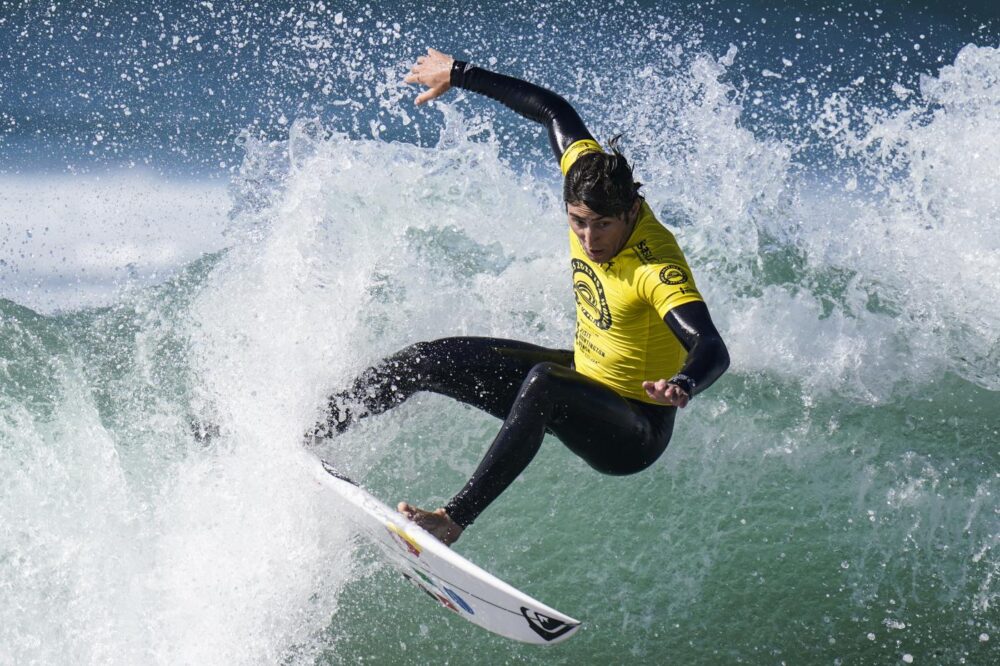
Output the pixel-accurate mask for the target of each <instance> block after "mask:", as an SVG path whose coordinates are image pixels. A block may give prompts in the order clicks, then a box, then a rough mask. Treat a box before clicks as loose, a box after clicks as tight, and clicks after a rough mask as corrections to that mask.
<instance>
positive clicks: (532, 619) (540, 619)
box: [521, 606, 573, 641]
mask: <svg viewBox="0 0 1000 666" xmlns="http://www.w3.org/2000/svg"><path fill="white" fill-rule="evenodd" d="M521 615H523V616H524V619H525V620H527V621H528V626H529V627H531V630H532V631H534V632H535V633H536V634H538V635H539V636H541V637H542V638H544V639H545V640H547V641H552V640H555V639H557V638H559V637H560V636H562V635H563V634H565V633H566V632H567V631H569V630H570V629H572V628H573V625H571V624H566V623H565V622H562V621H561V620H554V619H552V618H551V617H548V616H546V615H542V614H541V613H539V612H538V611H533V610H530V609H528V608H525V607H524V606H521Z"/></svg>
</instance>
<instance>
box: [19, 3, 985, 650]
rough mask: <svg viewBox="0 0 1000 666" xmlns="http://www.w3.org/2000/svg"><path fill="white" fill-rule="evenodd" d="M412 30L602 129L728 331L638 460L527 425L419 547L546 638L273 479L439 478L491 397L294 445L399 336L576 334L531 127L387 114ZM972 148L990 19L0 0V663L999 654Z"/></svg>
mask: <svg viewBox="0 0 1000 666" xmlns="http://www.w3.org/2000/svg"><path fill="white" fill-rule="evenodd" d="M427 46H435V47H438V48H441V49H442V50H444V51H446V52H449V53H455V54H456V55H457V56H459V57H461V58H466V59H471V60H473V61H475V62H477V63H480V64H482V65H484V66H487V67H491V68H495V69H497V70H500V71H504V72H508V73H511V74H514V75H518V76H522V77H525V78H529V79H531V80H533V81H536V82H539V83H541V84H543V85H546V86H550V87H552V88H554V89H556V90H558V91H559V92H560V93H562V94H564V95H565V96H566V97H567V99H569V100H570V101H571V102H572V103H573V104H574V105H575V106H576V107H577V108H578V109H579V110H580V112H581V115H582V116H583V117H584V119H585V120H586V122H587V123H588V126H589V127H590V128H591V130H592V131H593V133H594V134H595V136H597V137H599V138H600V139H602V140H604V139H607V138H610V137H611V136H613V135H615V134H618V133H623V134H624V136H623V143H624V147H625V150H626V152H627V154H628V155H629V156H630V157H631V158H632V159H633V160H634V161H635V163H636V174H637V177H638V178H639V179H640V180H641V181H642V182H643V183H645V185H644V188H643V191H644V193H645V196H646V197H647V200H648V201H649V202H650V204H651V206H652V207H653V209H654V210H655V211H656V212H657V213H658V215H659V217H660V219H661V220H662V221H663V222H664V223H665V224H666V225H667V226H668V227H669V228H670V229H671V230H673V231H674V232H675V234H676V235H677V237H678V240H679V242H680V244H681V246H682V247H683V248H684V250H685V252H686V253H687V256H688V259H689V261H690V263H691V265H692V268H693V270H694V272H695V275H696V277H697V280H698V284H699V287H700V288H701V290H702V291H703V293H704V294H705V296H706V299H707V301H708V304H709V307H710V308H711V311H712V313H713V317H714V319H715V321H716V323H717V324H718V326H719V329H720V331H721V332H722V334H723V336H724V337H725V339H726V341H727V344H728V345H729V348H730V351H731V353H732V357H733V365H732V368H731V369H730V371H729V372H728V373H727V374H726V375H725V376H724V377H723V378H722V379H721V380H720V381H719V382H718V384H717V385H716V386H714V387H713V388H712V389H711V390H710V391H709V392H707V393H705V394H703V395H701V396H699V397H698V399H697V400H695V401H693V402H692V404H691V406H690V408H688V409H686V410H685V411H684V412H683V413H682V415H681V417H680V418H679V420H678V424H677V428H676V432H675V435H674V439H673V441H672V443H671V445H670V447H669V449H668V451H667V452H666V453H665V454H664V456H663V458H662V459H661V460H660V461H659V462H658V463H657V464H656V465H654V466H653V467H652V468H651V469H649V470H647V471H646V472H644V473H642V474H639V475H636V476H633V477H625V478H617V477H603V476H601V475H599V474H597V473H596V472H593V471H592V470H591V469H590V468H589V467H587V466H586V465H585V464H584V463H583V462H582V461H580V460H578V459H576V458H575V457H574V456H573V455H572V454H570V453H569V452H568V451H567V450H566V449H565V448H564V447H562V445H561V444H560V443H559V442H558V441H557V440H555V439H552V438H549V439H547V440H546V441H545V443H544V444H543V446H542V450H541V452H540V453H539V455H538V457H537V458H536V460H535V462H534V463H533V464H532V465H531V466H530V467H529V469H528V470H527V471H526V472H525V473H524V474H523V475H522V477H521V478H520V479H519V480H518V481H517V482H515V483H514V484H513V486H512V487H511V488H510V490H509V491H508V492H506V493H505V494H504V495H503V497H502V498H501V499H500V500H499V501H498V502H496V503H495V504H494V505H493V506H492V507H490V509H489V510H488V511H487V512H486V513H484V514H483V516H482V518H481V519H480V520H479V521H478V522H477V524H476V526H475V527H474V528H473V529H471V530H470V531H469V532H468V533H467V534H466V535H465V536H463V538H462V540H461V541H460V542H459V543H458V544H457V546H456V547H457V550H458V551H459V552H461V553H462V554H463V555H465V556H467V557H469V558H470V559H472V560H473V561H474V562H476V563H478V564H480V565H482V566H484V567H485V568H487V569H488V570H490V571H492V572H494V573H496V574H497V575H499V576H500V577H501V578H504V579H505V580H508V581H509V582H511V583H512V584H514V585H516V586H518V587H521V588H523V589H525V590H526V591H528V592H529V593H530V594H532V595H534V596H537V597H538V598H540V599H542V600H544V601H546V602H547V603H550V604H552V605H553V606H555V607H557V608H559V609H560V610H562V611H564V612H566V613H568V614H570V615H573V616H575V617H578V618H580V619H582V620H583V621H584V623H585V624H584V626H583V628H582V629H581V630H580V632H579V633H578V634H577V635H576V636H575V637H574V638H573V639H571V640H570V641H568V642H566V643H564V644H561V645H559V646H556V647H552V648H550V649H539V648H536V647H529V646H523V645H519V644H514V643H511V642H509V641H506V640H504V639H501V638H499V637H495V636H492V635H490V634H488V633H485V632H483V631H482V630H479V629H478V628H476V627H474V626H472V625H470V624H467V623H466V622H464V621H463V620H461V619H460V618H458V617H456V616H454V615H453V614H451V613H449V612H448V611H445V610H444V609H440V608H436V607H434V606H432V605H431V604H429V603H428V601H427V599H426V597H425V596H424V595H423V594H421V593H419V592H418V591H416V590H415V589H413V588H411V587H410V586H408V585H406V584H405V583H404V582H403V581H402V580H401V579H400V578H399V577H398V575H396V574H395V573H394V572H392V571H390V570H388V569H386V568H385V567H384V566H382V565H381V564H380V562H379V560H378V559H377V558H376V557H375V556H374V553H373V551H372V550H371V548H370V547H369V546H367V545H366V544H365V543H364V542H363V541H360V540H359V539H358V537H357V536H356V534H355V533H354V530H353V529H352V528H351V525H350V522H349V521H348V520H347V518H346V516H345V515H344V508H343V507H341V506H339V505H337V504H336V503H335V502H334V501H332V500H331V498H330V497H326V496H323V494H322V493H321V492H320V490H319V489H318V488H317V487H316V486H315V484H313V483H312V482H311V481H310V471H309V468H308V465H307V461H308V456H310V455H313V454H319V455H322V456H324V457H327V458H330V459H333V460H336V461H339V462H340V464H341V465H342V466H344V467H345V468H347V471H348V472H349V473H350V474H351V475H352V476H354V477H355V478H359V479H361V480H363V482H364V483H365V485H366V486H368V487H369V488H370V489H372V491H373V492H375V493H376V494H377V495H379V496H380V497H382V498H384V499H385V500H387V501H389V502H394V501H396V500H398V499H407V500H409V501H413V502H415V503H419V504H422V505H437V504H439V503H442V502H444V501H446V500H447V498H448V497H450V496H451V494H452V493H454V492H455V491H456V490H457V489H458V488H460V487H461V485H462V484H463V483H464V481H465V480H466V478H467V476H468V475H469V473H471V471H472V470H473V469H474V467H475V466H476V464H477V463H478V461H479V458H480V456H481V455H482V453H483V451H484V450H485V448H486V446H487V445H488V442H489V441H490V440H491V438H492V437H493V435H494V434H495V432H496V429H497V427H498V423H497V422H496V421H495V420H493V419H492V418H491V417H489V416H486V415H483V414H480V413H477V412H475V411H473V410H471V409H468V408H466V407H463V406H461V405H458V404H456V403H454V402H451V401H449V400H447V399H445V398H442V397H439V396H434V395H418V396H415V397H414V398H412V399H411V400H410V401H409V402H408V403H407V404H405V405H404V406H402V407H400V408H398V409H396V410H394V411H393V412H391V413H389V414H386V415H383V416H381V417H379V418H377V419H370V420H368V421H366V422H364V423H362V424H360V425H359V427H357V428H355V429H353V430H351V431H350V432H348V433H346V434H345V435H343V436H341V437H338V438H336V439H335V440H333V441H331V442H330V443H329V444H328V445H325V446H322V447H319V448H318V449H313V450H312V451H308V450H306V449H305V448H304V447H303V445H302V433H303V431H304V430H305V429H306V428H307V427H308V426H309V425H310V424H311V423H312V422H313V421H314V420H315V419H316V418H317V417H318V416H319V414H320V413H321V408H322V405H323V401H324V397H325V396H326V395H327V394H328V393H329V392H331V391H332V390H335V389H336V388H338V387H340V386H342V385H344V384H345V383H346V382H348V381H349V380H350V379H351V378H352V377H353V376H354V375H355V374H356V373H357V372H358V371H360V370H361V369H363V368H365V367H366V366H367V365H368V364H370V363H372V362H373V361H375V360H377V359H378V358H380V357H382V356H384V355H386V354H389V353H391V352H393V351H395V350H396V349H398V348H400V347H402V346H405V345H407V344H410V343H412V342H415V341H417V340H422V339H431V338H436V337H443V336H447V335H466V334H468V335H491V336H498V337H510V338H516V339H521V340H528V341H532V342H535V343H538V344H543V345H547V346H559V347H565V346H568V345H569V344H570V341H571V338H572V333H573V325H574V322H573V301H572V298H573V296H572V291H571V285H570V282H569V275H568V271H567V264H566V262H567V248H566V233H565V228H564V225H565V222H564V220H563V217H562V215H563V213H562V209H561V201H560V193H559V181H558V172H557V169H556V167H555V165H554V161H553V160H552V157H551V155H550V154H549V153H548V147H547V141H546V139H545V137H544V134H543V132H542V130H541V129H540V128H537V127H533V126H530V125H529V124H528V123H527V122H526V121H523V120H522V119H520V118H518V117H517V116H515V115H514V114H513V113H511V112H509V111H507V110H505V109H503V108H501V107H499V106H497V105H495V104H493V103H492V102H489V101H488V100H484V99H481V98H477V97H475V96H474V95H472V94H470V93H464V92H462V91H453V92H451V93H450V94H449V95H448V96H447V97H445V98H442V100H441V101H440V102H436V103H434V104H432V105H429V106H428V107H427V108H420V109H417V108H415V107H414V106H413V104H412V100H413V97H414V96H415V91H414V90H412V89H410V88H409V87H407V86H404V85H402V84H401V82H400V81H401V78H402V76H403V74H404V73H405V72H406V70H407V68H408V65H409V63H410V62H412V60H413V59H414V58H415V57H416V56H417V55H419V54H420V53H422V52H423V50H424V49H425V48H426V47H427ZM998 164H1000V30H998V18H997V16H996V10H995V9H993V8H991V6H990V5H989V4H967V5H964V6H957V7H949V8H948V9H942V8H941V7H940V6H939V5H937V4H934V5H930V4H922V3H919V2H886V3H878V4H875V3H860V2H858V3H816V2H806V3H798V4H797V5H796V6H795V7H791V8H790V7H782V8H777V7H776V6H773V5H772V4H771V3H764V2H744V3H739V2H733V1H727V2H722V1H719V2H704V3H700V4H697V3H652V2H635V1H631V0H623V1H622V2H619V3H615V4H612V5H607V4H606V3H601V2H582V3H562V2H557V3H549V4H536V3H527V2H515V1H509V2H490V3H486V4H484V5H482V6H479V7H476V8H470V7H458V6H451V5H442V6H432V5H428V4H425V3H408V2H399V3H382V4H374V3H369V4H365V3H358V2H347V3H339V4H338V3H333V2H330V3H327V2H320V1H318V0H317V1H313V2H294V3H287V4H281V5H278V4H272V3H258V4H246V3H236V2H217V1H213V2H200V3H180V2H165V1H154V2H146V3H138V2H121V3H111V2H107V3H104V2H100V3H93V2H90V3H82V2H81V3H77V2H65V3H49V2H26V3H22V2H17V3H12V2H0V593H2V597H3V599H4V602H3V603H2V604H0V663H4V664H6V663H11V664H21V663H43V664H63V663H87V664H89V663H93V664H98V663H99V664H135V663H149V664H274V663H282V664H354V663H360V662H367V663H377V664H382V663H390V664H391V663H454V664H470V663H477V664H478V663H482V664H503V663H535V662H544V663H565V664H578V663H595V664H604V663H636V664H664V663H670V664H702V663H704V664H721V663H725V664H730V663H742V664H782V663H785V664H817V663H832V664H892V663H913V664H984V665H985V664H995V663H1000V613H998V608H1000V501H998V494H1000V416H998V414H1000V307H998V305H997V304H998V303H1000V281H998V280H997V275H998V274H1000V194H998V190H997V187H996V183H997V182H998V179H1000V170H998V167H997V165H998ZM206 425H209V426H211V429H212V436H210V437H208V438H205V437H201V436H198V432H197V431H198V429H199V428H200V427H204V426H206Z"/></svg>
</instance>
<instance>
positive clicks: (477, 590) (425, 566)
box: [316, 461, 580, 645]
mask: <svg viewBox="0 0 1000 666" xmlns="http://www.w3.org/2000/svg"><path fill="white" fill-rule="evenodd" d="M316 478H317V480H319V482H320V483H321V484H323V485H324V486H325V487H327V488H329V489H330V490H331V491H332V492H334V493H336V494H337V495H338V496H339V497H341V498H343V499H344V500H346V501H347V503H348V504H349V505H350V506H351V507H353V508H354V509H356V511H354V512H352V514H351V517H352V518H353V519H354V522H355V523H356V524H357V525H358V526H359V527H360V528H361V529H362V531H363V533H364V534H365V535H366V536H367V537H369V538H370V539H371V540H372V541H373V542H374V543H375V544H376V545H377V546H378V547H379V550H380V551H381V552H382V553H383V554H384V555H385V559H386V561H387V562H388V563H389V564H391V565H392V566H393V567H394V568H395V569H396V570H397V571H399V572H400V573H401V574H403V577H405V578H406V579H407V580H409V581H410V582H411V583H413V584H414V585H416V586H417V587H418V588H420V589H421V590H423V591H424V592H425V593H426V594H427V595H428V596H429V597H431V598H432V599H433V600H434V601H435V602H436V603H438V604H440V605H442V606H444V607H445V608H447V609H448V610H450V611H453V612H454V613H457V614H458V615H460V616H461V617H462V618H464V619H466V620H468V621H469V622H472V623H473V624H477V625H479V626H480V627H482V628H484V629H486V630H488V631H492V632H493V633H495V634H500V635H501V636H506V637H507V638H512V639H514V640H518V641H523V642H525V643H535V644H539V645H549V644H553V643H558V642H560V641H564V640H566V639H567V638H569V637H570V636H572V635H573V634H574V633H576V630H577V629H578V628H579V626H580V623H579V622H578V621H577V620H574V619H573V618H571V617H569V616H568V615H564V614H562V613H560V612H559V611H557V610H555V609H554V608H551V607H549V606H546V605H545V604H543V603H542V602H540V601H538V600H536V599H533V598H531V597H529V596H528V595H527V594H525V593H524V592H521V591H520V590H518V589H516V588H514V587H513V586H511V585H508V584H507V583H505V582H503V581H502V580H500V579H499V578H497V577H496V576H493V575H492V574H490V573H488V572H486V571H484V570H483V569H480V568H479V567H477V566H476V565H475V564H473V563H472V562H469V561H468V560H467V559H465V558H464V557H462V556H461V555H459V554H458V553H456V552H455V551H453V550H452V549H451V548H449V547H448V546H445V545H444V544H443V543H441V542H440V541H438V540H437V539H436V538H434V537H433V536H431V534H430V533H429V532H427V531H426V530H424V529H423V528H421V527H419V526H418V525H417V524H416V523H414V522H413V521H411V520H409V519H407V518H406V517H404V516H403V515H402V514H400V513H398V512H396V511H393V510H392V509H390V508H389V507H387V506H386V505H385V504H383V503H382V502H380V501H379V500H377V499H376V498H375V497H373V496H372V495H371V494H369V493H368V491H366V490H365V489H363V488H361V487H360V486H358V485H357V484H355V483H354V482H352V481H351V480H350V479H348V478H346V477H344V476H342V475H341V474H339V473H338V472H337V471H336V470H335V469H334V468H333V467H331V466H330V465H328V464H327V463H325V462H322V461H319V462H317V464H316Z"/></svg>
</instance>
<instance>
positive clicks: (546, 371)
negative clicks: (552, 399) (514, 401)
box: [521, 361, 566, 395]
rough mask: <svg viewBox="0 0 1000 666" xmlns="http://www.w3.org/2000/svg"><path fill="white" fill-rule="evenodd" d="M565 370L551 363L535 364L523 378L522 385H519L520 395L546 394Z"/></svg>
mask: <svg viewBox="0 0 1000 666" xmlns="http://www.w3.org/2000/svg"><path fill="white" fill-rule="evenodd" d="M565 370H566V368H565V367H564V366H561V365H559V364H558V363H553V362H551V361H543V362H542V363H536V364H535V365H533V366H532V367H531V370H529V371H528V374H527V375H526V376H525V378H524V383H523V384H522V385H521V393H522V395H523V394H525V393H527V392H538V391H541V392H546V391H548V390H550V389H551V387H552V385H553V384H554V383H555V382H556V381H557V380H558V377H559V375H560V374H561V373H562V372H564V371H565Z"/></svg>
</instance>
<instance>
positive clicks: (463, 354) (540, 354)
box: [314, 337, 573, 437]
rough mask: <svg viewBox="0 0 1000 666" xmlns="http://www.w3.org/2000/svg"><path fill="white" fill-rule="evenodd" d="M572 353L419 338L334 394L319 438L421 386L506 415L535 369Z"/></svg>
mask: <svg viewBox="0 0 1000 666" xmlns="http://www.w3.org/2000/svg"><path fill="white" fill-rule="evenodd" d="M572 361H573V352H571V351H568V350H559V349H548V348H546V347H539V346H537V345H532V344H529V343H526V342H519V341H517V340H501V339H497V338H477V337H455V338H443V339H440V340H434V341H432V342H418V343H417V344H415V345H411V346H409V347H407V348H406V349H403V350H402V351H400V352H398V353H396V354H393V355H392V356H390V357H389V358H387V359H384V360H383V361H381V362H379V363H378V364H376V365H374V366H372V367H371V368H368V369H367V370H365V371H364V372H362V373H361V375H359V376H358V378H357V379H355V380H354V382H352V384H351V387H350V388H349V389H348V390H346V391H342V392H340V393H337V394H335V395H333V396H331V397H330V401H329V408H328V411H327V418H326V422H325V423H320V424H318V425H317V426H316V428H315V430H314V433H315V435H316V436H319V437H330V436H332V435H333V434H334V433H336V432H343V431H344V430H346V429H347V428H348V426H349V425H350V424H351V423H352V422H353V421H355V420H357V419H359V418H363V417H366V416H371V415H374V414H381V413H382V412H385V411H386V410H388V409H391V408H392V407H395V406H396V405H399V404H401V403H403V402H404V401H405V400H406V399H407V398H409V397H410V396H411V395H413V394H414V393H416V392H417V391H433V392H435V393H440V394H442V395H446V396H449V397H451V398H454V399H456V400H459V401H461V402H464V403H466V404H469V405H472V406H474V407H477V408H479V409H482V410H484V411H486V412H488V413H490V414H492V415H493V416H496V417H497V418H500V419H503V418H505V417H506V416H507V413H508V412H509V411H510V408H511V405H512V404H513V403H514V400H515V399H516V398H517V392H518V389H519V387H520V386H521V383H522V382H523V381H524V378H525V376H527V374H528V373H529V372H530V371H531V368H532V367H534V366H535V365H537V364H538V363H541V362H549V363H555V364H562V365H567V366H568V365H569V364H571V363H572Z"/></svg>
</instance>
